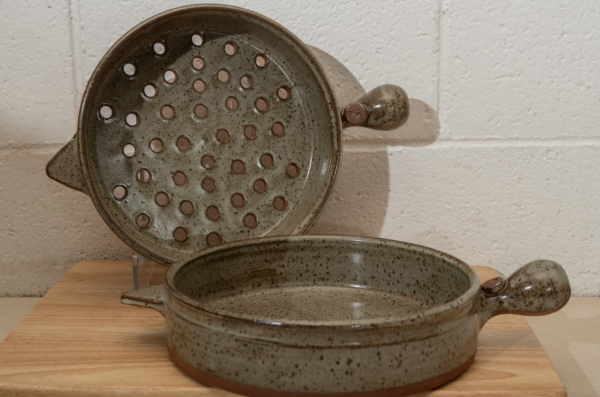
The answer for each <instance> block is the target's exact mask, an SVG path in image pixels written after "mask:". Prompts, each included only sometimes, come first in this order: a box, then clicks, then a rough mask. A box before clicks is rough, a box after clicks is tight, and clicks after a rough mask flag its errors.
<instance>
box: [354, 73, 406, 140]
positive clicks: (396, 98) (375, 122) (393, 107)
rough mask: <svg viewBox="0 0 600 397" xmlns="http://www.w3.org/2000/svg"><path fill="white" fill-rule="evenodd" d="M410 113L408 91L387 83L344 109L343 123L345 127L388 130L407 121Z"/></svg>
mask: <svg viewBox="0 0 600 397" xmlns="http://www.w3.org/2000/svg"><path fill="white" fill-rule="evenodd" d="M409 113H410V107H409V105H408V96H407V95H406V92H405V91H404V90H403V89H402V88H400V87H398V86H397V85H392V84H385V85H381V86H379V87H377V88H375V89H374V90H372V91H369V92H368V93H366V94H365V95H363V97H362V98H360V99H359V100H358V101H356V102H352V103H351V104H349V105H348V106H346V107H345V108H344V109H342V123H343V126H344V128H346V127H352V126H356V125H360V126H363V127H367V128H371V129H374V130H380V131H387V130H393V129H396V128H398V127H400V126H402V125H403V124H404V123H406V121H407V120H408V115H409Z"/></svg>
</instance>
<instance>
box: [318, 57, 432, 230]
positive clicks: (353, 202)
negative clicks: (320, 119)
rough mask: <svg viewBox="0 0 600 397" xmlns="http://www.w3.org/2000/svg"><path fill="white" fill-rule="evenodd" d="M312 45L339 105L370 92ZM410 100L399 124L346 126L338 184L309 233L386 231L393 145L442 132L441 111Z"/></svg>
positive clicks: (425, 140) (419, 142)
mask: <svg viewBox="0 0 600 397" xmlns="http://www.w3.org/2000/svg"><path fill="white" fill-rule="evenodd" d="M309 48H310V50H311V51H312V52H313V54H314V55H315V57H316V58H317V59H318V61H319V62H320V63H321V66H323V69H324V70H325V74H326V75H327V77H328V78H329V82H330V83H331V85H332V88H333V90H334V91H335V94H336V96H337V99H338V102H339V105H340V106H345V105H347V104H348V103H350V102H352V101H355V100H357V99H358V98H360V97H361V96H362V95H364V94H365V89H364V88H363V87H362V85H361V84H360V83H359V82H358V80H357V79H356V77H354V75H353V74H352V73H351V72H350V71H349V70H348V69H347V68H346V67H345V66H344V65H342V64H341V63H340V62H339V61H338V60H337V59H335V58H334V57H332V56H331V55H329V54H328V53H326V52H324V51H322V50H320V49H318V48H315V47H312V46H309ZM385 83H391V84H398V85H402V84H401V82H398V81H389V82H387V81H382V82H381V84H385ZM409 94H410V93H409ZM409 102H410V117H409V120H408V122H407V123H406V124H405V125H403V126H402V127H400V128H397V129H395V130H390V131H374V130H369V129H367V128H363V127H353V128H351V129H346V130H344V137H343V140H344V145H343V155H342V162H341V166H340V169H339V171H338V176H337V180H336V184H335V188H334V190H333V193H332V195H331V197H330V199H329V202H328V203H327V206H326V207H325V210H324V211H323V214H322V215H321V217H320V218H319V220H318V221H317V222H316V223H315V225H314V226H313V228H312V229H311V231H310V234H349V235H357V236H379V235H380V234H381V231H382V228H383V224H384V221H385V216H386V213H387V209H388V208H387V207H388V202H389V191H390V172H398V170H390V164H389V158H388V146H407V147H422V146H427V145H430V144H432V143H433V142H434V141H435V140H436V139H437V137H438V134H439V129H440V122H439V117H438V114H437V112H436V111H435V110H434V109H432V108H431V107H429V105H427V104H426V103H424V102H422V101H420V100H418V99H413V98H410V99H409ZM406 166H407V167H410V166H411V165H410V164H407V165H406Z"/></svg>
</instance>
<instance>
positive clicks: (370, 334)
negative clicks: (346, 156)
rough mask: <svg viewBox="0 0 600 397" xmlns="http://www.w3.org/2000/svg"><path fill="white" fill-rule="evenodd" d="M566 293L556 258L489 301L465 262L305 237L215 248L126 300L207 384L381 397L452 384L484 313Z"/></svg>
mask: <svg viewBox="0 0 600 397" xmlns="http://www.w3.org/2000/svg"><path fill="white" fill-rule="evenodd" d="M569 291H570V289H569V282H568V279H567V278H566V275H565V274H564V271H563V270H562V268H561V267H560V266H559V265H557V264H555V263H554V262H549V261H537V262H533V263H531V264H528V265H526V266H524V267H523V268H522V269H520V270H519V271H517V272H516V273H515V274H514V275H513V276H511V277H510V278H509V279H508V282H507V287H506V288H504V289H501V290H499V291H495V293H494V294H486V293H484V292H483V290H482V288H481V285H480V282H479V278H478V277H477V274H476V273H475V272H474V271H473V269H472V268H470V267H469V266H468V265H467V264H465V263H464V262H462V261H460V260H458V259H456V258H454V257H452V256H450V255H447V254H445V253H442V252H439V251H436V250H433V249H430V248H426V247H421V246H417V245H412V244H408V243H402V242H397V241H390V240H383V239H376V238H366V237H345V236H307V237H273V238H261V239H253V240H246V241H243V242H236V243H229V244H225V245H223V246H220V247H216V248H213V249H210V250H208V251H206V252H205V253H203V254H202V255H200V256H198V257H196V258H193V259H189V260H188V261H182V262H179V263H177V264H174V265H173V266H172V267H171V268H170V269H169V271H168V272H167V276H166V280H165V284H164V285H162V286H158V287H151V288H148V289H145V290H137V291H131V292H128V293H125V294H124V295H123V297H122V301H123V302H124V303H128V304H134V305H140V306H149V307H152V308H154V309H156V310H159V311H160V312H161V313H162V314H163V315H164V316H165V319H166V327H167V346H168V348H169V351H170V354H171V357H172V358H173V360H174V361H175V363H176V364H177V365H178V366H180V367H181V368H182V369H183V370H184V371H185V372H186V373H188V374H190V375H191V376H193V377H195V378H196V379H199V380H201V381H203V382H207V383H209V384H212V385H215V386H218V387H222V388H225V389H227V390H230V391H234V392H237V393H241V394H247V395H253V396H265V397H266V396H269V397H278V396H280V395H281V394H280V393H294V394H327V395H336V394H343V393H357V394H361V393H365V394H367V393H375V394H378V393H381V395H382V396H387V395H404V394H406V393H414V392H416V391H420V390H427V389H430V388H433V387H436V386H439V385H440V384H442V383H444V382H447V381H448V380H450V379H452V378H453V377H455V376H457V375H459V374H460V373H461V372H462V371H464V369H466V368H467V367H468V366H469V364H470V363H471V361H472V359H473V356H474V354H475V351H476V349H477V338H478V335H479V330H480V329H481V327H482V326H483V324H484V323H485V321H486V320H487V319H489V318H490V317H491V316H493V315H496V314H501V313H504V312H508V313H527V314H542V313H547V312H551V311H553V310H557V309H558V308H560V307H562V306H563V305H564V304H565V303H566V301H567V300H568V297H569ZM500 302H502V303H500ZM386 393H387V394H386ZM390 393H392V394H390Z"/></svg>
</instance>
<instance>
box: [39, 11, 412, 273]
mask: <svg viewBox="0 0 600 397" xmlns="http://www.w3.org/2000/svg"><path fill="white" fill-rule="evenodd" d="M383 87H384V88H380V89H376V90H374V91H372V92H371V93H369V94H367V95H366V96H365V98H364V99H365V100H367V99H368V100H369V102H368V103H369V104H374V103H376V104H377V106H370V105H369V106H367V105H365V106H367V107H368V108H369V114H368V115H366V114H365V116H368V117H367V119H366V121H367V123H366V124H365V125H366V126H370V127H371V128H376V129H389V128H395V127H398V126H400V125H402V124H403V123H404V122H405V121H406V120H407V118H408V97H407V96H406V93H405V92H404V91H403V90H402V89H401V88H400V87H396V86H392V85H386V86H383ZM371 122H372V125H370V124H369V123H371ZM341 129H342V121H341V116H340V109H339V106H338V103H337V101H336V98H335V96H334V94H333V92H332V90H331V87H330V85H329V83H328V81H327V78H326V76H325V74H324V72H323V70H322V68H321V66H320V65H319V64H318V62H317V61H316V59H315V57H314V56H313V55H312V53H311V52H310V51H309V50H308V49H307V48H306V47H305V46H304V45H303V44H302V42H300V40H298V39H297V38H296V37H295V36H294V35H293V34H292V33H290V32H289V31H287V30H286V29H285V28H283V27H282V26H280V25H278V24H277V23H275V22H273V21H271V20H270V19H268V18H265V17H263V16H262V15H259V14H256V13H254V12H252V11H248V10H244V9H241V8H236V7H229V6H218V5H194V6H187V7H182V8H178V9H174V10H170V11H167V12H164V13H162V14H159V15H157V16H155V17H153V18H150V19H148V20H147V21H145V22H143V23H141V24H140V25H138V26H136V27H135V28H134V29H132V30H131V31H129V32H128V33H127V34H125V35H124V36H123V37H122V38H121V39H120V40H119V41H118V42H117V43H115V45H114V46H113V47H112V48H111V49H110V50H109V51H108V52H107V54H106V55H105V56H104V58H103V59H102V60H101V61H100V63H99V64H98V67H97V68H96V70H95V71H94V74H93V75H92V77H91V78H90V81H89V83H88V86H87V89H86V92H85V94H84V98H83V101H82V106H81V110H80V117H79V131H78V133H77V134H76V136H75V138H74V139H73V140H72V141H71V142H70V143H69V144H68V145H67V146H65V148H63V149H62V150H61V151H60V152H59V153H58V154H57V155H56V156H55V157H54V158H53V159H52V160H51V161H50V162H49V163H48V166H47V174H48V176H50V177H51V178H52V179H55V180H57V181H59V182H61V183H63V184H66V185H67V186H70V187H73V188H75V189H78V190H80V191H82V192H84V193H87V194H89V195H90V197H91V198H92V201H93V202H94V204H95V206H96V208H97V209H98V211H99V213H100V215H101V216H102V217H103V219H104V220H105V221H106V223H107V224H108V225H109V226H110V227H111V229H112V230H113V231H114V232H115V233H116V234H117V235H118V236H119V237H120V238H121V239H123V241H125V242H126V243H127V244H129V245H130V246H132V247H133V248H134V249H135V250H136V251H138V252H140V253H142V254H143V255H145V256H146V257H149V258H151V259H153V260H155V261H157V262H159V263H163V264H171V263H172V262H174V261H177V260H181V259H182V258H184V257H186V256H188V255H190V254H191V253H193V252H199V251H201V250H203V249H206V248H208V247H212V246H215V245H218V244H221V243H225V242H230V241H236V240H241V239H245V238H251V237H259V236H265V235H293V234H301V233H305V232H306V231H307V230H308V229H309V228H310V226H311V225H312V224H313V223H314V222H315V220H316V219H317V217H318V216H319V214H320V212H321V210H322V209H323V207H324V205H325V203H326V201H327V198H328V197H329V194H330V192H331V189H332V187H333V183H334V180H335V176H336V172H337V168H338V164H339V161H340V145H341Z"/></svg>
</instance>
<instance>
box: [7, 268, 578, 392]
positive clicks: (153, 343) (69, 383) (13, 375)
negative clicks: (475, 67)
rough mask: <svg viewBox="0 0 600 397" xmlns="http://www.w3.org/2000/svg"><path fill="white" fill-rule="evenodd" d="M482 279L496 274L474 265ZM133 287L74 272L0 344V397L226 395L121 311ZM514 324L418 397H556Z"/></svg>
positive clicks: (533, 347)
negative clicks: (460, 370)
mask: <svg viewBox="0 0 600 397" xmlns="http://www.w3.org/2000/svg"><path fill="white" fill-rule="evenodd" d="M475 269H476V270H477V272H478V273H479V275H480V277H481V279H482V280H485V279H488V278H491V277H493V276H495V272H494V271H493V270H492V269H490V268H485V267H479V268H478V267H476V268H475ZM130 289H132V277H131V264H130V262H116V261H89V262H81V263H79V264H77V265H76V266H75V267H73V269H72V270H71V271H70V272H69V273H68V274H67V275H66V276H65V277H64V278H63V279H62V280H61V281H60V282H59V283H58V284H57V285H56V286H55V287H54V288H52V290H50V292H48V294H47V295H46V296H45V297H44V298H43V299H42V300H41V301H40V302H39V303H38V304H37V305H36V307H35V308H34V309H33V310H32V311H31V312H30V313H29V314H28V315H27V316H26V317H25V318H24V319H23V321H22V322H21V323H19V325H18V326H17V327H16V328H15V329H14V330H13V331H12V332H11V333H10V335H9V336H8V337H7V338H6V339H5V340H4V341H3V342H2V343H0V396H19V397H28V396H47V397H52V396H70V397H75V396H77V397H83V396H164V397H169V396H186V397H187V396H225V395H233V394H232V393H228V392H225V391H222V390H219V389H215V388H211V387H208V386H205V385H202V384H200V383H197V382H196V381H194V380H192V379H191V378H189V377H187V376H186V375H185V374H183V373H182V372H181V371H180V370H179V369H178V368H177V367H176V366H175V365H174V364H173V363H172V362H171V360H170V359H169V357H168V354H167V349H166V345H165V334H164V332H165V331H164V327H163V325H164V321H163V318H162V317H161V315H160V314H159V313H157V312H155V311H154V310H149V309H144V308H140V307H133V306H126V305H122V304H121V303H120V299H119V298H120V295H121V293H122V292H124V291H127V290H130ZM565 395H566V392H565V389H564V387H563V385H562V383H561V381H560V379H559V378H558V376H557V374H556V372H555V371H554V368H553V367H552V364H551V363H550V361H549V360H548V357H547V356H546V353H545V352H544V350H543V348H542V346H541V345H540V343H539V342H538V340H537V338H536V337H535V335H534V333H533V332H532V330H531V328H530V327H529V325H528V323H527V321H526V320H525V318H523V317H519V316H512V315H504V316H499V317H496V318H493V319H492V320H490V321H489V322H488V324H486V326H485V327H484V328H483V331H482V333H481V336H480V339H479V347H478V351H477V355H476V356H475V361H474V363H473V365H472V366H471V367H470V368H469V369H468V370H467V371H466V372H465V373H464V374H462V375H461V376H460V377H458V378H457V379H455V380H454V381H452V382H450V383H448V384H446V385H444V386H442V387H439V388H437V389H435V390H431V391H429V392H424V393H420V394H417V396H498V397H499V396H503V397H504V396H565Z"/></svg>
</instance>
